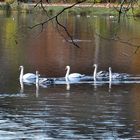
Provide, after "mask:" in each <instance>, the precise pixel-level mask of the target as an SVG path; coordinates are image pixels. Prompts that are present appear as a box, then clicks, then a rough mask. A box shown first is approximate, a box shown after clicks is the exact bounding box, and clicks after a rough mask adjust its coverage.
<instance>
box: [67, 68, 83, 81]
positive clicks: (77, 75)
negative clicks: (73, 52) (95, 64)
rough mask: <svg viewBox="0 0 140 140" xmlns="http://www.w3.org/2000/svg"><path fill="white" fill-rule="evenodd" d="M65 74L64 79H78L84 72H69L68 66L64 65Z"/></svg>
mask: <svg viewBox="0 0 140 140" xmlns="http://www.w3.org/2000/svg"><path fill="white" fill-rule="evenodd" d="M66 70H67V72H66V75H65V79H66V81H72V80H80V78H82V77H84V76H85V75H84V74H80V73H71V74H70V66H66Z"/></svg>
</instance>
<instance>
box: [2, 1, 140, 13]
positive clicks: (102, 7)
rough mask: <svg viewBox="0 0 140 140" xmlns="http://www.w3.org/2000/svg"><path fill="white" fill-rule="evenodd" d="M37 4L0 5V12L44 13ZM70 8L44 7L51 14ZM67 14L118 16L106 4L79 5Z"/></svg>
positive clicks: (58, 5) (135, 11) (15, 3)
mask: <svg viewBox="0 0 140 140" xmlns="http://www.w3.org/2000/svg"><path fill="white" fill-rule="evenodd" d="M35 5H36V4H32V3H19V4H18V3H17V2H14V3H12V4H6V3H0V10H11V11H19V12H26V13H29V12H39V11H43V9H42V7H41V6H40V5H38V6H36V7H35ZM67 6H70V5H68V4H65V5H64V4H63V5H60V4H53V5H52V4H51V5H46V4H45V5H44V7H45V9H46V10H47V11H48V13H50V14H56V13H58V12H59V11H61V10H62V9H63V8H64V7H67ZM66 12H68V13H70V14H74V15H77V14H78V15H117V14H118V12H117V11H116V10H115V9H114V7H113V5H111V6H110V7H108V6H107V5H106V4H96V5H92V4H84V5H77V6H75V7H73V8H70V9H68V10H67V11H66ZM127 14H128V15H133V14H132V11H131V10H130V11H128V13H127ZM134 14H135V15H136V16H140V10H139V8H135V10H134Z"/></svg>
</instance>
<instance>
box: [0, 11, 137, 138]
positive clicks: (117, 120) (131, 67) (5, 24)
mask: <svg viewBox="0 0 140 140" xmlns="http://www.w3.org/2000/svg"><path fill="white" fill-rule="evenodd" d="M43 18H44V17H42V14H39V15H32V14H17V13H13V14H11V15H9V16H7V15H6V13H4V12H2V13H0V23H1V27H0V36H1V37H0V66H1V67H0V139H1V140H3V139H4V140H9V139H33V140H35V139H36V140H44V139H47V140H48V139H105V140H108V139H109V140H116V139H140V102H139V101H140V94H139V93H140V84H139V81H137V82H132V83H118V84H116V83H115V84H114V83H113V84H112V85H111V87H110V86H109V84H108V83H97V84H94V83H87V84H71V85H70V89H69V90H67V87H66V85H63V84H62V85H51V86H48V87H46V88H43V87H40V88H39V89H38V90H37V89H36V87H35V85H31V86H29V85H24V90H23V91H22V92H21V89H20V84H19V81H18V77H19V66H20V65H24V67H25V72H35V71H36V70H38V71H39V72H40V74H41V76H44V77H62V76H64V75H65V66H66V65H70V66H71V72H79V73H84V74H86V75H92V73H93V67H92V65H93V64H94V63H97V64H98V66H99V69H98V70H107V69H108V67H109V66H111V67H112V69H113V71H115V72H118V73H123V72H125V73H128V74H133V75H139V74H140V67H139V66H140V61H139V57H140V52H139V50H138V51H137V52H136V53H135V51H136V49H137V48H136V45H139V43H140V40H139V34H140V20H139V19H137V20H134V19H132V18H130V19H126V20H124V19H122V22H121V24H119V25H118V23H117V20H116V18H115V17H113V18H112V17H104V16H100V17H98V16H93V15H91V16H90V17H87V16H84V17H82V16H81V17H79V16H70V15H65V16H64V17H63V18H60V19H59V20H60V21H61V23H62V24H64V25H65V26H66V27H67V28H68V30H69V32H70V33H71V34H72V35H73V36H74V39H75V41H76V42H77V43H78V45H79V46H80V48H76V47H74V46H73V45H72V44H70V43H68V42H66V41H65V40H64V38H63V37H62V36H61V35H62V34H63V36H65V37H66V38H67V39H69V38H68V37H67V35H66V34H65V32H64V31H63V30H62V29H61V28H60V27H59V28H57V26H56V25H55V23H54V22H52V23H50V24H48V25H47V27H46V28H44V30H43V31H42V32H41V33H40V31H41V28H40V27H39V28H35V29H33V30H29V29H28V28H27V27H28V26H31V25H34V24H35V23H38V22H39V21H41V20H43ZM58 31H61V32H58ZM60 33H61V35H60ZM114 36H115V37H116V38H115V39H112V37H114ZM118 36H119V40H117V39H118V38H117V37H118ZM126 42H127V43H126ZM130 43H131V45H130Z"/></svg>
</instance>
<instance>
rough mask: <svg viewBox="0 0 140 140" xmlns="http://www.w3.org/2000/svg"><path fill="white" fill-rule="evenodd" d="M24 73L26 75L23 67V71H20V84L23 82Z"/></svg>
mask: <svg viewBox="0 0 140 140" xmlns="http://www.w3.org/2000/svg"><path fill="white" fill-rule="evenodd" d="M23 73H24V68H23V67H21V70H20V77H19V79H20V82H22V81H23Z"/></svg>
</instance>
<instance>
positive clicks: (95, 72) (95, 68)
mask: <svg viewBox="0 0 140 140" xmlns="http://www.w3.org/2000/svg"><path fill="white" fill-rule="evenodd" d="M93 67H94V72H93V79H94V81H96V76H97V64H94V65H93Z"/></svg>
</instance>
